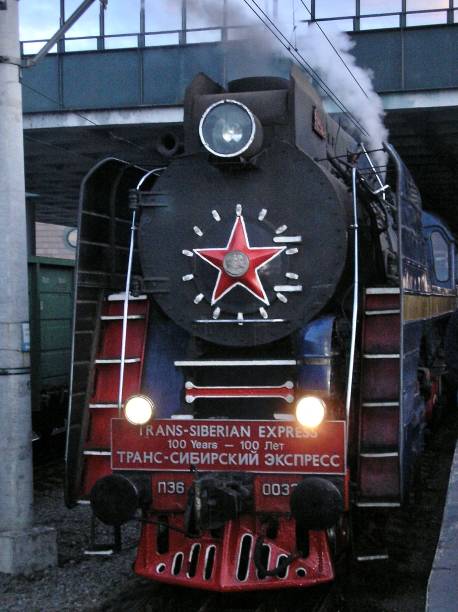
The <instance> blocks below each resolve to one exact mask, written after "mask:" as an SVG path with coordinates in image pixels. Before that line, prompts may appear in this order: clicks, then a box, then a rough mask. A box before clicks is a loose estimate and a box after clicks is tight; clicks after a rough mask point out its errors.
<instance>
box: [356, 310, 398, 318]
mask: <svg viewBox="0 0 458 612" xmlns="http://www.w3.org/2000/svg"><path fill="white" fill-rule="evenodd" d="M364 314H365V315H366V316H368V317H374V316H376V315H377V316H378V315H380V316H384V315H398V314H401V311H400V310H399V309H387V310H365V311H364Z"/></svg>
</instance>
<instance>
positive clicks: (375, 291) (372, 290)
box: [366, 287, 400, 295]
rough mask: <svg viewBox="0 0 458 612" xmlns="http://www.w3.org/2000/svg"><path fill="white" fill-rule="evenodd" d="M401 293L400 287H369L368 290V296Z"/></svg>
mask: <svg viewBox="0 0 458 612" xmlns="http://www.w3.org/2000/svg"><path fill="white" fill-rule="evenodd" d="M399 293H400V290H399V287H368V288H367V289H366V295H393V294H395V295H396V294H399Z"/></svg>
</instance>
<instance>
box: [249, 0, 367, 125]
mask: <svg viewBox="0 0 458 612" xmlns="http://www.w3.org/2000/svg"><path fill="white" fill-rule="evenodd" d="M251 1H252V2H253V4H254V5H255V6H256V8H257V9H258V11H259V13H261V14H259V13H258V12H256V9H255V8H254V7H253V6H252V5H251V4H250V3H249V2H248V0H243V2H244V3H245V4H246V6H247V7H248V8H249V9H250V10H251V12H252V13H254V15H256V17H257V18H258V19H259V20H260V21H261V23H262V24H263V25H264V26H265V27H266V28H267V29H268V30H269V32H270V33H271V34H272V35H273V36H274V37H275V38H276V39H277V40H278V42H279V43H280V44H281V45H282V47H284V48H285V49H286V50H287V51H288V53H289V54H290V55H291V57H292V58H293V59H294V60H295V61H296V62H297V63H298V64H299V65H300V66H301V67H302V68H303V69H304V70H305V71H306V72H307V73H308V74H309V75H310V76H311V77H312V78H313V79H315V81H316V82H317V85H318V87H320V89H322V90H323V91H324V92H325V93H326V94H327V95H328V96H329V97H330V98H331V100H332V101H333V102H334V103H335V104H336V105H337V106H338V108H340V110H341V111H342V112H343V113H345V114H346V115H347V116H348V118H349V119H350V121H351V122H352V123H353V124H354V125H355V126H356V127H357V128H358V130H360V131H361V132H362V133H364V134H366V136H367V135H368V133H367V131H366V130H365V128H364V127H363V126H362V125H361V123H359V121H358V120H357V119H356V117H354V115H353V114H352V113H351V112H350V111H349V110H348V108H347V107H346V106H345V105H344V103H343V102H342V101H341V100H340V99H339V98H338V96H337V95H336V94H335V93H334V92H333V91H332V89H331V88H330V87H329V86H328V85H327V84H326V82H325V81H324V80H323V79H322V78H321V77H320V76H319V74H318V73H317V72H316V71H315V70H314V69H313V68H312V66H311V65H310V64H309V63H308V62H307V60H306V59H305V57H304V56H303V55H302V54H301V53H300V51H299V50H298V49H296V48H295V47H294V46H293V44H292V43H291V41H290V40H289V39H288V38H287V37H286V36H285V34H284V33H283V32H282V31H281V30H280V29H279V28H278V27H277V25H276V24H275V23H274V22H273V21H272V19H270V17H269V16H268V15H267V14H266V13H265V12H264V11H263V9H262V8H261V7H260V6H259V4H258V3H257V2H256V1H255V0H251ZM262 15H263V16H264V17H265V20H264V19H263V17H262ZM269 23H270V24H271V25H272V27H273V28H274V29H272V27H270V26H269ZM274 30H275V31H274ZM294 54H296V55H294Z"/></svg>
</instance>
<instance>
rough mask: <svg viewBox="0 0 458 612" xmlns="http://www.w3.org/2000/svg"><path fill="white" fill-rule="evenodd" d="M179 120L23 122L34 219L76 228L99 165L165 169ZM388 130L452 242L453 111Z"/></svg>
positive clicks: (456, 209)
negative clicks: (84, 185)
mask: <svg viewBox="0 0 458 612" xmlns="http://www.w3.org/2000/svg"><path fill="white" fill-rule="evenodd" d="M457 98H458V96H457ZM164 111H166V109H164ZM181 114H182V110H181V108H179V107H173V108H171V109H168V115H167V114H164V117H167V116H168V118H169V119H171V120H172V121H170V122H166V123H164V122H160V123H149V122H148V123H129V124H124V125H120V124H118V125H110V124H107V125H98V126H94V125H91V124H86V125H74V126H70V127H69V126H67V127H60V128H55V127H41V128H39V129H37V128H36V127H35V128H34V127H32V126H34V125H36V124H37V121H39V118H38V117H36V118H35V123H34V122H33V121H32V120H31V119H30V118H29V119H26V123H25V127H26V129H25V132H24V143H25V164H26V188H27V191H28V192H29V193H32V194H36V196H38V197H34V198H33V203H34V205H35V208H36V219H37V220H38V221H43V222H49V223H59V224H62V225H75V224H76V215H77V208H78V198H79V189H80V185H81V181H82V179H83V177H84V175H85V174H86V173H87V172H88V171H89V169H90V168H91V167H92V166H93V165H94V164H95V163H96V162H97V161H99V160H100V159H103V158H104V157H109V156H113V157H119V158H120V159H125V160H127V161H131V162H132V163H135V164H138V165H140V166H143V167H145V168H146V169H150V168H152V167H154V166H160V165H164V163H167V160H166V159H165V158H164V157H162V156H161V155H160V154H159V153H158V152H157V150H156V146H157V143H158V142H159V140H160V138H161V137H162V136H163V135H164V134H166V133H169V132H172V133H174V134H175V136H176V137H177V138H181V136H182V125H181V122H180V120H181ZM164 117H162V119H163V118H164ZM61 119H62V118H61ZM136 119H141V117H137V118H135V117H133V120H134V121H135V120H136ZM148 119H149V118H148ZM99 120H100V119H99ZM41 124H43V118H41ZM44 125H47V124H46V123H44ZM386 125H387V127H388V129H389V132H390V141H391V142H392V144H394V146H395V147H396V149H397V150H398V152H399V154H400V155H401V157H402V159H403V160H404V162H405V163H406V165H407V166H408V168H409V169H410V171H411V173H412V175H413V177H414V179H415V181H416V183H417V185H418V187H419V189H420V192H421V194H422V198H423V205H424V207H425V208H426V209H429V210H433V211H435V212H437V213H439V214H440V215H441V216H443V217H444V218H445V219H446V220H447V221H448V223H449V224H450V226H451V228H452V230H453V231H454V232H455V233H456V234H458V214H457V213H458V171H457V168H458V105H457V106H455V107H450V106H448V107H439V108H435V107H433V108H426V107H424V108H401V109H391V110H388V111H387V116H386Z"/></svg>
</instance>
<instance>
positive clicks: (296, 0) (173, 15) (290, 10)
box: [19, 0, 458, 51]
mask: <svg viewBox="0 0 458 612" xmlns="http://www.w3.org/2000/svg"><path fill="white" fill-rule="evenodd" d="M454 1H455V6H456V7H457V8H458V0H454ZM222 2H223V0H210V1H209V0H207V3H208V4H211V6H212V10H211V11H210V12H206V11H203V10H201V11H194V12H192V13H191V14H190V15H189V16H188V28H199V27H200V28H201V27H205V25H206V23H207V24H208V25H213V26H218V25H221V21H222V17H221V15H222V11H221V6H222ZM228 3H229V9H230V11H231V8H232V9H233V10H232V14H234V13H237V15H238V17H237V19H238V20H240V15H242V16H243V15H246V21H247V22H248V21H249V17H248V15H249V11H248V9H247V8H246V7H245V5H244V3H243V0H228ZM258 3H259V4H260V5H262V6H263V7H264V8H265V9H267V10H269V11H270V12H271V14H273V9H274V4H276V6H277V11H278V13H279V15H278V17H279V18H280V19H281V20H282V22H283V23H289V25H290V29H291V31H290V34H292V33H293V27H294V26H293V22H295V23H296V24H297V23H298V22H300V20H303V19H307V17H308V14H307V11H306V9H305V8H304V6H303V5H304V4H305V5H306V6H308V7H309V6H310V0H304V2H302V1H301V0H278V2H275V0H258ZM59 4H60V2H59V0H21V1H20V3H19V7H20V31H21V40H44V39H47V38H49V37H50V36H51V35H52V34H53V33H54V32H55V31H56V30H57V28H58V27H59ZM79 4H80V0H65V8H66V16H67V17H68V16H69V15H70V14H71V13H72V12H73V11H74V10H75V8H76V7H77V6H78V5H79ZM195 4H197V3H195ZM202 4H204V5H205V2H202V0H201V2H200V5H202ZM401 4H402V0H361V14H363V15H373V14H374V13H381V12H385V13H386V12H397V11H400V9H401ZM180 6H181V0H145V14H146V30H147V31H149V32H157V31H163V30H178V29H180V27H181V13H180ZM354 6H355V0H316V17H317V18H322V19H323V18H324V19H325V18H329V17H345V16H348V17H351V16H352V15H353V14H354ZM447 7H448V0H407V9H408V10H425V9H441V8H447ZM98 13H99V2H98V1H97V0H96V1H95V2H94V4H93V5H92V6H91V7H90V8H89V9H88V10H87V12H86V13H85V14H84V15H83V17H81V18H80V20H79V21H78V22H77V23H76V24H75V25H74V26H73V27H72V28H71V30H69V32H68V34H67V36H68V37H77V36H96V35H97V34H98V31H99V30H98V28H99V18H98ZM139 15H140V0H129V2H126V1H125V0H108V8H107V9H106V11H105V33H106V34H128V33H131V34H135V33H137V32H138V31H139V24H140V17H139ZM445 19H446V15H445V13H437V14H432V15H411V16H409V17H408V25H419V24H422V23H425V22H426V23H442V22H444V21H445ZM457 19H458V14H457ZM361 21H362V24H361V27H362V29H365V28H374V27H395V26H396V25H397V24H398V18H397V17H396V16H386V17H368V18H366V19H362V20H361ZM218 22H220V23H218ZM323 23H324V25H325V26H326V27H332V26H333V27H337V28H339V29H351V20H345V19H343V20H342V21H336V22H332V23H329V22H323ZM218 35H219V34H218V33H211V32H207V33H200V34H194V38H195V40H191V42H203V41H204V40H215V37H216V36H218ZM109 42H110V44H111V46H131V45H132V44H133V45H134V46H135V44H136V40H135V38H130V39H128V38H126V39H119V40H116V39H112V40H111V41H109ZM177 42H178V40H177V35H171V34H169V35H156V36H151V37H150V40H148V41H147V44H176V43H177ZM72 45H73V47H74V50H76V49H77V48H87V49H90V48H95V41H92V42H91V41H85V42H84V43H82V42H78V43H77V42H76V41H75V42H73V43H72ZM84 45H86V46H84ZM39 46H40V45H35V47H38V48H39ZM108 46H110V45H108ZM29 47H30V51H32V50H33V49H32V46H31V45H29ZM69 50H70V49H69Z"/></svg>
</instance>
